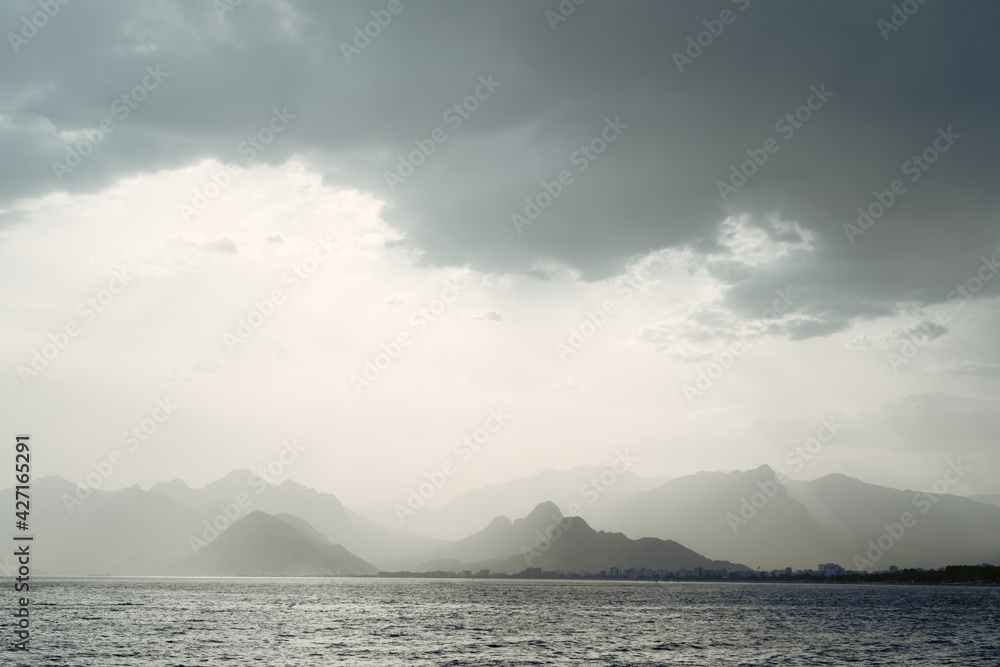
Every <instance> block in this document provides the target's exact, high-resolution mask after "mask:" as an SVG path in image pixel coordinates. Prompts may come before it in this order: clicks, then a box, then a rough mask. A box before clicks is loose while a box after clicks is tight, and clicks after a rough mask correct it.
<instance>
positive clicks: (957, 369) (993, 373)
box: [936, 361, 1000, 377]
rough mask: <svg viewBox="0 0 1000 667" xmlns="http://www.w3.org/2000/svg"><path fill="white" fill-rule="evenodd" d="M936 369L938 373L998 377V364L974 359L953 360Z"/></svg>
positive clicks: (999, 368) (999, 365)
mask: <svg viewBox="0 0 1000 667" xmlns="http://www.w3.org/2000/svg"><path fill="white" fill-rule="evenodd" d="M936 370H937V371H938V372H940V373H953V374H955V375H978V376H981V377H1000V364H990V363H982V362H976V361H955V362H952V363H950V364H946V365H944V366H942V367H940V368H939V369H936Z"/></svg>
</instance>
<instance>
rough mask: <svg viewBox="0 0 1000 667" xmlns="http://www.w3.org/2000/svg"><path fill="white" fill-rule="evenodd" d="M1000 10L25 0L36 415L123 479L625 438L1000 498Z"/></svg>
mask: <svg viewBox="0 0 1000 667" xmlns="http://www.w3.org/2000/svg"><path fill="white" fill-rule="evenodd" d="M997 19H1000V7H997V6H996V4H995V3H992V2H987V1H985V0H982V1H974V0H970V1H969V2H963V3H945V2H940V1H936V0H927V1H926V2H922V3H921V2H918V1H917V0H908V1H907V2H902V3H891V2H884V1H882V0H878V1H871V0H864V1H861V0H854V1H845V2H837V3H824V2H790V1H788V2H780V1H775V2H767V3H765V2H763V1H762V0H732V1H730V0H712V1H710V2H700V3H682V2H672V1H664V2H638V1H635V2H633V1H630V2H601V1H599V0H587V1H586V2H580V3H579V4H577V2H575V1H571V0H563V1H562V2H556V1H555V0H545V1H540V2H520V1H510V2H502V3H501V2H484V1H477V0H473V1H463V2H457V1H456V2H445V1H435V2H426V3H417V2H411V0H386V1H385V2H382V1H381V0H375V1H374V2H369V3H356V4H355V3H325V2H293V1H278V0H275V1H273V2H266V3H265V2H255V3H252V2H238V1H237V0H217V1H216V2H213V3H208V2H206V3H183V2H168V1H163V2H157V1H144V2H137V3H125V2H106V3H90V4H87V3H81V2H77V3H72V2H71V3H67V4H61V3H59V2H56V1H53V2H45V1H40V2H29V1H27V0H21V1H16V2H7V3H4V4H3V6H2V7H0V27H2V32H3V33H4V35H5V38H4V44H2V45H0V62H2V65H0V151H2V155H3V157H4V159H3V160H2V162H0V300H2V304H3V308H2V309H0V335H2V340H3V345H2V346H0V355H2V367H3V369H5V372H4V373H3V374H2V377H3V379H2V380H0V401H2V402H3V405H4V406H5V409H4V410H3V412H2V415H3V419H2V421H3V423H4V425H5V426H4V430H5V431H6V432H7V433H8V434H9V435H13V434H14V433H30V434H31V435H32V436H33V438H34V440H35V441H36V442H37V443H38V446H37V451H38V455H37V457H36V458H37V461H36V462H35V474H36V475H40V474H54V475H60V476H63V477H66V478H67V479H71V480H75V479H80V480H84V479H86V476H87V475H88V474H93V473H97V474H98V475H100V476H101V477H100V479H99V482H100V488H104V489H117V488H123V487H127V486H130V485H133V484H140V485H142V486H143V487H146V488H148V487H149V486H150V485H152V484H155V483H157V482H162V481H167V480H171V479H175V478H181V479H184V480H186V481H187V482H188V483H189V484H191V485H193V486H202V485H204V484H207V483H209V482H211V481H213V480H215V479H218V478H220V477H222V476H224V475H225V474H227V473H228V472H230V471H231V470H233V469H237V468H247V469H251V470H268V466H271V468H270V470H271V472H270V474H271V476H272V477H273V478H274V479H275V480H276V481H278V480H280V479H286V478H287V479H294V480H296V481H299V482H301V483H303V484H306V485H308V486H311V487H314V488H317V489H319V490H322V491H327V492H330V493H334V494H336V495H337V496H338V497H339V498H340V499H341V500H342V501H344V502H346V503H350V504H365V503H370V502H374V501H396V500H399V499H402V498H405V496H406V494H407V492H408V490H409V489H410V488H413V487H415V486H416V485H418V484H420V483H421V482H424V481H426V480H427V479H429V478H437V475H436V474H435V473H436V472H437V471H440V470H442V468H447V469H448V470H450V471H451V472H450V473H449V474H448V475H446V477H445V481H444V483H443V485H442V488H441V489H440V493H439V494H438V496H437V497H436V498H435V499H434V501H433V502H435V503H437V502H443V501H444V500H446V499H448V498H450V497H454V496H455V495H457V494H459V493H461V492H463V491H466V490H469V489H473V488H476V487H479V486H482V485H484V484H491V483H498V482H503V481H506V480H511V479H515V478H518V477H522V476H526V475H531V474H534V473H537V472H539V471H542V470H544V469H547V468H556V469H568V468H572V467H575V466H578V465H584V464H588V465H597V466H602V465H610V463H611V462H612V460H613V459H614V458H615V456H616V455H617V453H618V452H620V451H627V452H629V455H630V456H633V457H635V459H636V464H635V466H634V467H633V471H634V472H636V473H637V474H640V475H649V476H658V475H663V476H669V477H676V476H680V475H685V474H690V473H694V472H697V471H700V470H732V469H750V468H756V467H757V466H759V465H761V464H768V465H770V466H772V467H773V468H775V469H778V470H781V471H783V472H785V473H787V474H790V475H791V476H792V477H795V478H799V479H814V478H817V477H820V476H823V475H826V474H830V473H843V474H847V475H851V476H854V477H858V478H860V479H862V480H864V481H867V482H871V483H875V484H884V485H888V486H894V487H897V488H914V489H922V488H925V487H928V486H930V485H931V484H932V483H933V482H934V481H935V480H937V479H938V478H940V477H941V475H942V474H943V472H944V471H945V470H947V469H948V468H949V465H950V464H951V463H953V462H955V461H959V460H960V461H961V462H962V465H964V466H969V467H970V468H971V472H970V473H968V474H967V475H966V476H965V477H963V480H962V482H961V484H960V485H959V486H958V487H956V488H955V489H954V491H955V492H958V493H963V494H971V493H1000V479H998V478H997V476H996V470H997V469H1000V454H998V448H997V444H998V438H1000V409H998V408H1000V389H998V379H1000V348H998V345H997V340H998V336H997V328H998V324H1000V298H998V294H1000V279H996V280H993V278H994V277H996V275H997V274H998V273H1000V265H998V264H997V257H998V252H1000V221H998V211H1000V189H998V188H997V187H996V183H997V182H998V176H1000V173H998V172H1000V167H998V163H997V159H996V156H997V155H998V154H1000V152H998V150H997V149H998V144H1000V129H998V127H997V124H996V122H995V118H996V102H997V96H996V86H995V82H996V80H997V76H998V74H1000V71H998V70H1000V53H998V52H1000V42H998V41H997V40H996V39H995V29H994V27H995V25H996V21H997ZM275 471H277V472H275ZM95 479H96V478H95Z"/></svg>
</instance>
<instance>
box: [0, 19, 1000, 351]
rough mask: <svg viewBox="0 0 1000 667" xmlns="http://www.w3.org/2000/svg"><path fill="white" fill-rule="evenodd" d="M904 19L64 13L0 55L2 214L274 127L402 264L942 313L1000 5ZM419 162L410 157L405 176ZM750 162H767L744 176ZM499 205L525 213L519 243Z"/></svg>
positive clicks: (991, 210)
mask: <svg viewBox="0 0 1000 667" xmlns="http://www.w3.org/2000/svg"><path fill="white" fill-rule="evenodd" d="M910 3H912V5H911V4H910ZM910 3H902V4H906V5H907V6H908V7H912V8H915V9H916V11H915V13H913V14H912V15H908V16H905V18H906V20H905V23H903V22H902V20H901V19H900V16H903V15H900V16H897V17H896V22H897V23H900V24H901V25H900V26H899V30H897V31H891V32H890V31H888V30H887V29H886V28H885V25H886V24H882V27H881V28H880V25H879V23H878V22H879V21H880V20H882V21H891V20H892V15H893V11H894V10H893V3H890V2H882V1H877V2H873V1H870V0H855V1H848V2H837V3H832V2H801V1H797V2H791V1H788V2H777V1H776V2H763V1H762V0H752V1H749V2H748V1H747V0H740V1H739V2H723V1H721V0H716V1H714V2H705V3H681V2H628V3H622V2H614V3H613V2H600V1H599V0H590V1H589V2H587V3H585V4H583V5H581V6H579V7H578V8H577V9H576V11H574V12H573V13H572V15H570V16H568V17H567V20H566V21H564V22H559V23H554V24H553V23H550V21H551V15H550V16H549V17H548V18H547V17H546V14H545V12H546V10H554V11H557V7H558V3H557V2H555V1H554V0H553V1H550V2H530V3H529V2H482V1H478V2H477V1H471V2H468V1H466V2H435V3H416V2H410V1H409V0H402V2H401V3H400V4H399V5H398V6H395V5H394V7H395V8H396V9H397V10H398V12H397V13H395V14H389V13H384V14H383V13H381V12H382V11H383V10H384V9H386V8H387V7H388V6H389V2H388V1H387V2H384V3H383V2H373V3H366V4H363V5H361V4H358V5H348V4H342V3H320V2H290V3H287V4H282V3H260V4H253V3H249V2H244V3H242V4H240V5H239V6H237V7H235V8H233V11H232V12H226V13H224V14H222V15H220V14H219V12H218V11H217V10H216V9H214V8H213V6H212V5H211V4H209V3H176V2H145V3H135V4H132V3H129V4H126V3H101V4H98V5H88V4H84V3H70V4H68V5H65V6H61V8H60V10H59V12H58V14H56V15H55V16H53V17H52V18H51V19H49V20H48V21H47V25H45V26H44V27H42V28H40V29H38V31H37V34H36V35H34V36H32V37H31V38H30V39H29V40H27V41H26V42H25V43H18V44H17V47H18V49H17V53H14V45H13V43H12V42H11V40H10V38H9V37H8V40H7V43H6V44H5V45H3V46H4V47H5V48H6V50H5V51H4V52H3V54H2V56H0V57H2V58H3V69H2V73H0V82H2V86H0V147H2V151H3V154H4V156H5V157H6V160H4V164H3V167H2V169H3V178H2V179H0V208H2V207H4V206H5V204H6V203H9V202H11V201H12V200H15V199H17V198H20V197H25V196H34V195H42V194H45V193H48V192H51V191H54V190H69V191H92V190H95V189H97V188H100V187H102V186H105V185H107V184H109V183H111V182H112V181H113V179H115V178H118V177H122V176H127V175H132V174H136V173H151V172H155V171H156V170H160V169H164V168H172V167H179V166H184V165H189V164H192V163H194V162H196V161H199V160H202V159H205V158H216V159H219V160H222V161H235V162H237V163H245V162H247V161H248V159H249V158H248V155H249V153H248V152H245V151H241V146H243V145H244V144H243V142H245V141H247V138H248V136H250V135H256V136H259V133H260V132H261V131H262V130H264V128H266V127H267V124H268V122H269V119H270V118H271V117H272V115H273V114H274V113H275V110H278V111H287V113H289V114H293V115H294V119H293V120H291V121H290V122H289V125H288V127H287V128H285V129H284V131H283V132H282V133H281V134H280V135H275V137H274V139H273V141H272V142H270V143H268V144H267V145H266V146H265V147H264V149H263V150H260V151H256V152H255V153H254V156H253V159H254V160H257V161H258V162H265V163H271V164H277V163H281V162H283V161H284V160H286V159H287V158H289V157H290V156H292V155H294V154H298V155H301V156H303V157H304V158H305V159H307V160H308V161H309V162H310V163H311V164H313V165H314V167H315V168H317V169H318V170H319V171H320V172H321V173H323V174H324V177H325V178H326V179H327V181H328V182H329V183H331V184H333V185H343V186H350V187H360V188H362V189H367V190H371V191H372V192H374V193H375V194H376V195H377V196H379V197H381V198H384V199H385V200H386V201H387V207H386V209H385V211H384V216H385V217H386V219H387V220H388V221H389V222H390V223H391V224H393V225H395V226H396V227H398V228H399V229H400V230H402V231H403V232H405V234H406V240H405V241H404V243H405V244H407V245H410V246H412V247H414V248H416V249H418V250H420V251H421V253H422V261H424V262H427V263H432V264H465V265H469V266H472V267H474V268H477V269H481V270H491V271H504V272H506V271H513V272H523V273H531V274H532V275H538V272H539V271H541V270H543V267H544V266H546V265H551V263H552V262H553V261H555V262H561V263H564V264H566V265H568V266H570V267H572V268H574V269H576V270H578V271H579V272H580V273H581V275H583V276H584V278H586V279H597V278H601V277H605V276H609V275H613V274H617V273H620V272H621V271H622V270H623V267H624V264H625V263H626V262H627V261H628V260H629V259H631V258H633V257H635V256H637V255H640V254H644V253H645V252H647V251H648V249H649V248H650V247H653V248H663V247H684V246H686V247H689V248H691V249H693V250H695V251H696V253H697V254H698V255H699V256H700V257H702V259H703V261H704V262H705V266H706V267H708V269H709V270H710V271H711V272H712V273H713V275H715V276H716V277H718V278H719V279H720V280H722V281H723V282H724V283H725V284H726V285H727V286H728V290H727V292H726V305H727V306H728V307H729V308H730V309H731V310H732V311H734V312H735V313H736V314H738V315H740V316H745V317H752V316H754V315H756V314H757V313H759V312H760V311H761V309H762V308H764V307H766V305H767V304H768V303H770V301H771V299H772V298H773V294H774V293H775V291H776V290H778V289H785V288H787V287H788V286H793V287H794V288H795V289H796V290H797V292H799V293H801V294H802V297H801V300H800V301H799V302H798V303H797V304H796V315H797V316H799V317H800V319H799V320H798V323H797V324H796V325H795V326H789V327H787V328H786V332H787V334H788V335H789V336H791V337H793V338H806V337H810V336H816V335H824V334H828V333H830V332H834V331H837V330H839V329H842V328H844V327H845V326H847V325H848V324H849V323H850V322H851V321H852V320H854V319H856V318H864V317H876V316H881V315H886V314H891V313H894V312H897V310H898V309H899V308H901V307H903V306H904V305H914V304H916V305H921V304H927V303H935V302H940V301H943V300H944V299H945V297H946V294H947V293H948V292H949V290H951V289H953V288H954V286H955V285H956V284H960V283H965V282H966V281H967V280H968V279H969V278H970V277H971V276H974V275H975V272H976V271H977V269H978V267H979V266H980V262H981V257H983V256H985V257H987V258H989V257H990V256H991V254H992V253H994V252H995V246H996V244H997V243H998V240H1000V239H998V233H997V232H998V225H997V219H996V216H997V210H998V204H1000V201H998V199H1000V190H998V189H997V188H996V183H997V177H998V168H997V164H996V156H997V155H998V154H1000V152H998V150H997V149H998V135H1000V130H998V129H997V127H996V123H995V120H994V119H995V112H996V98H997V93H996V85H995V83H996V81H997V80H998V74H1000V42H998V41H997V40H996V39H995V34H996V31H997V29H998V28H1000V7H998V6H997V5H996V3H994V2H987V1H985V0H982V1H969V2H963V3H946V2H942V1H937V2H934V1H930V2H926V3H924V4H920V3H919V2H917V0H910ZM897 4H900V3H897ZM37 11H38V5H37V4H35V3H31V2H25V1H22V2H15V3H5V4H4V6H3V8H2V9H0V27H2V28H3V29H4V30H5V31H8V30H9V31H12V32H14V33H17V32H18V31H19V30H21V29H22V26H23V23H22V17H24V16H26V15H28V16H30V15H32V14H33V13H35V12H37ZM372 11H375V12H376V17H375V18H379V17H381V19H382V21H383V23H385V25H384V27H382V26H379V28H378V33H379V34H377V35H376V36H374V37H371V38H369V41H368V42H367V43H365V41H364V39H363V38H361V37H358V34H359V32H358V31H357V30H356V28H359V29H360V31H363V30H364V29H365V24H366V23H367V22H370V21H373V20H375V18H373V16H372V14H371V12H372ZM724 11H728V12H730V13H729V14H725V15H723V14H722V12H724ZM387 16H388V17H390V18H389V19H388V20H386V18H385V17H387ZM720 16H721V17H723V18H724V19H725V20H726V22H723V21H722V19H721V18H720ZM705 22H708V23H707V24H706V23H705ZM553 26H554V27H555V29H554V30H553ZM369 30H370V32H372V33H374V32H375V29H374V28H369ZM710 30H714V31H715V32H717V33H719V34H717V35H711V34H709V32H706V31H710ZM699 33H702V34H701V35H699ZM689 37H690V38H691V39H692V41H690V42H689V41H688V38H689ZM699 39H701V41H702V44H705V46H701V47H693V46H691V44H692V43H697V40H699ZM355 40H357V41H355ZM15 41H16V40H15ZM345 44H347V45H349V46H348V47H346V48H345V46H344V45H345ZM359 45H360V46H359ZM351 46H353V48H354V50H352V49H351ZM699 48H700V49H701V51H700V52H699V51H698V49H699ZM688 49H690V51H689V50H688ZM675 53H680V54H684V53H687V56H685V57H690V62H688V61H685V60H684V59H683V58H679V57H678V56H676V55H675ZM348 61H349V62H348ZM157 67H158V68H160V69H159V70H155V68H157ZM148 68H154V70H155V71H158V72H162V74H161V75H160V77H159V79H157V80H155V81H154V80H153V79H150V78H149V72H150V70H149V69H148ZM679 69H681V70H682V71H679ZM153 83H155V84H156V85H155V87H153V88H152V89H150V87H149V86H151V85H152V84H153ZM137 87H144V90H145V91H146V94H145V95H143V94H142V93H141V92H139V93H136V92H135V91H136V90H137ZM123 96H125V97H124V98H123ZM139 96H141V97H143V99H142V100H141V101H137V100H136V98H137V97H139ZM116 100H121V102H120V103H119V104H118V107H117V108H120V107H121V105H122V104H125V105H126V106H127V107H128V110H129V113H128V114H127V115H126V116H125V117H122V115H121V112H120V111H118V112H116V111H115V109H116V107H115V101H116ZM455 105H458V107H457V108H456V106H455ZM133 106H134V108H133ZM473 108H474V110H471V109H473ZM787 114H792V116H791V118H789V117H788V116H787ZM795 114H798V118H796V117H795ZM807 116H808V117H809V118H808V120H805V121H803V120H802V119H804V118H806V117H807ZM105 119H109V120H110V121H111V123H112V125H113V129H112V132H111V133H110V134H108V135H107V136H105V137H104V140H103V141H102V142H101V143H100V144H99V145H97V146H95V147H94V150H93V152H92V154H90V155H89V156H86V157H84V158H82V160H81V164H80V165H79V166H78V167H75V168H74V169H73V170H72V171H71V172H70V173H66V174H62V180H61V181H60V180H59V178H58V175H57V174H56V173H55V172H54V170H53V166H52V163H53V162H54V161H66V159H67V153H66V150H67V149H66V147H67V146H68V145H70V144H71V143H73V142H76V141H79V135H78V134H75V133H80V132H84V131H86V130H93V128H98V127H100V124H101V122H102V121H103V120H105ZM435 130H437V132H436V133H435ZM435 137H436V138H435ZM591 142H593V144H592V143H591ZM590 145H592V146H595V147H598V148H600V147H603V152H601V153H600V154H599V155H598V154H596V149H595V151H594V153H589V154H588V151H586V150H584V148H585V147H587V146H590ZM421 146H423V147H424V149H423V152H424V153H431V151H430V148H433V152H432V153H431V154H429V155H426V156H425V157H423V159H420V158H419V157H418V158H417V159H414V160H412V162H411V160H410V158H409V157H407V156H409V155H411V153H412V152H413V151H419V150H421V148H420V147H421ZM748 151H750V152H749V153H748ZM399 156H404V157H405V158H406V162H407V164H406V165H401V163H400V158H399ZM753 156H756V157H757V160H758V162H763V164H761V165H760V166H756V167H755V166H754V165H753V164H750V165H749V166H746V167H743V166H742V165H744V163H745V161H746V160H748V159H752V157H753ZM915 156H916V157H917V159H918V160H919V162H918V161H914V157H915ZM765 157H766V161H764V158H765ZM932 158H933V159H934V162H933V163H930V160H931V159H932ZM925 160H926V161H925ZM417 161H419V162H420V164H419V165H414V164H412V163H414V162H417ZM411 168H412V173H411ZM741 169H742V171H743V172H751V171H752V172H753V173H752V174H750V175H748V176H745V183H742V182H741V175H742V174H740V175H737V174H738V172H740V170H741ZM734 170H735V172H734ZM386 172H393V173H394V174H395V177H389V178H388V179H387V178H386ZM561 172H562V173H563V177H562V179H560V173H561ZM894 181H898V183H897V184H896V185H895V186H894ZM720 182H723V183H728V184H729V187H724V186H720V185H719V183H720ZM546 196H547V197H549V198H550V199H551V203H550V204H549V205H548V206H546V207H545V208H544V210H542V205H543V204H545V203H546V202H547V201H548V200H547V199H546ZM526 198H528V199H529V200H530V202H531V203H528V202H526V201H525V199H526ZM179 203H180V202H179ZM875 204H878V206H875ZM532 205H536V206H539V215H537V216H533V215H531V214H533V213H534V210H533V209H532V208H531V206H532ZM859 207H861V208H862V210H863V211H864V212H865V213H866V214H867V215H868V217H867V218H865V217H861V219H860V221H859V216H860V213H859V212H858V210H857V209H858V208H859ZM880 207H881V208H880ZM880 211H882V213H880ZM512 214H518V215H520V216H523V217H524V218H525V219H527V218H535V219H533V220H531V222H530V224H528V225H523V226H521V228H520V230H518V229H516V226H515V224H514V223H512V219H511V216H512ZM730 215H735V216H746V217H747V219H748V221H749V224H750V225H751V227H757V228H759V229H761V230H763V231H764V232H765V233H767V234H768V235H769V236H770V237H771V238H772V240H774V241H776V242H781V241H787V242H793V243H794V242H798V241H800V240H802V238H803V235H805V236H806V237H808V239H809V242H810V243H811V249H803V248H800V249H798V250H796V251H794V252H788V253H787V254H785V255H782V256H780V257H779V258H777V259H775V260H774V261H772V262H768V263H765V264H761V265H752V266H750V265H745V264H741V263H740V262H738V261H730V260H731V258H730V257H729V253H730V250H728V249H727V247H726V246H723V245H720V243H719V242H718V235H719V223H720V222H722V221H723V220H724V219H726V218H727V217H728V216H730ZM774 219H780V220H782V221H786V222H793V223H795V225H794V226H793V227H790V226H788V225H775V224H773V222H772V221H773V220H774ZM845 224H851V225H854V226H855V228H856V230H857V231H852V230H851V228H848V229H845V227H844V225H845ZM519 231H520V233H519ZM998 283H1000V281H994V282H990V283H986V285H985V287H984V290H983V293H990V294H994V293H996V291H997V284H998Z"/></svg>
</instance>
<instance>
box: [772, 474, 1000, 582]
mask: <svg viewBox="0 0 1000 667" xmlns="http://www.w3.org/2000/svg"><path fill="white" fill-rule="evenodd" d="M786 486H787V488H788V493H789V494H790V495H791V496H792V497H794V498H795V499H796V500H798V501H799V502H801V503H802V504H803V505H804V506H805V508H806V509H807V511H808V512H809V513H810V514H811V515H812V516H813V517H814V518H815V519H816V520H817V521H818V522H819V523H821V524H822V525H824V526H826V527H828V528H829V529H830V531H831V532H832V533H833V534H836V535H838V536H839V537H840V539H839V543H840V547H841V551H840V552H839V553H838V554H836V555H835V557H836V558H839V559H842V560H843V561H845V563H844V565H845V566H847V563H848V562H850V563H852V564H853V563H854V557H855V556H859V557H860V558H862V559H865V560H868V561H870V562H872V563H873V564H874V565H875V567H874V568H873V569H885V568H887V567H888V566H889V565H890V564H891V565H897V566H899V567H924V568H937V567H943V566H945V565H979V564H982V563H986V562H993V563H1000V507H995V506H992V505H987V504H985V503H981V502H976V501H975V500H971V499H969V498H963V497H961V496H954V495H949V494H928V493H923V492H917V491H901V490H899V489H892V488H888V487H884V486H877V485H875V484H867V483H865V482H862V481H860V480H857V479H854V478H852V477H848V476H846V475H840V474H833V475H826V476H825V477H820V478H819V479H816V480H813V481H811V482H799V481H790V482H788V483H787V485H786ZM904 514H907V515H909V516H912V519H911V520H910V521H908V522H904V521H903V518H902V517H903V515H904ZM905 523H910V524H911V525H909V526H907V525H905ZM883 536H884V537H883ZM880 539H881V541H882V547H879V548H878V549H871V545H870V544H869V543H868V541H869V540H871V541H872V542H873V543H874V544H875V546H876V547H878V542H879V540H880ZM885 545H890V546H889V548H888V549H885V548H883V547H884V546H885ZM869 550H871V552H872V554H874V555H876V556H877V555H878V554H879V551H882V552H884V555H882V556H881V557H879V558H878V559H877V560H875V559H873V558H872V557H871V556H869V555H868V552H869ZM852 569H860V568H854V567H853V565H852Z"/></svg>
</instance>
